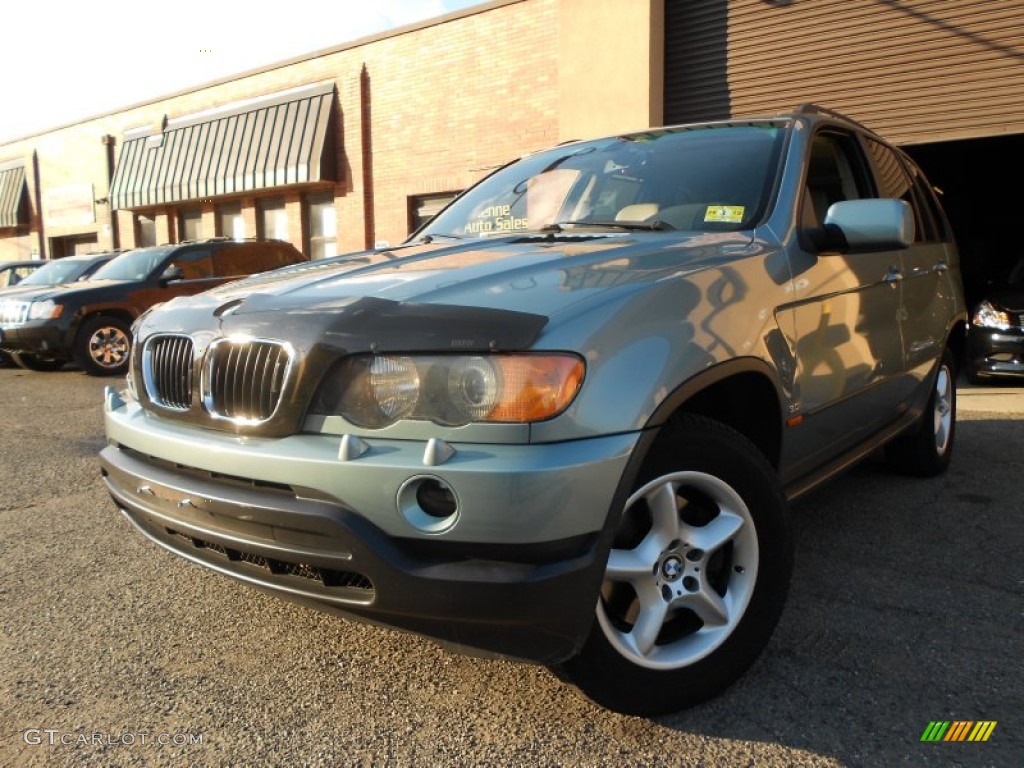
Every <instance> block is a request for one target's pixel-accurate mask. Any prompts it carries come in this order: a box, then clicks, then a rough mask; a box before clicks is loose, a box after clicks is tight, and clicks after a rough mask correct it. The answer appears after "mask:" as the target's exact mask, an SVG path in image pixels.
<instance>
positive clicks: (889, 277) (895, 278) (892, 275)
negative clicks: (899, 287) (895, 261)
mask: <svg viewBox="0 0 1024 768" xmlns="http://www.w3.org/2000/svg"><path fill="white" fill-rule="evenodd" d="M902 279H903V270H901V269H900V268H899V267H889V271H888V272H886V274H885V282H887V283H889V284H890V285H892V286H894V287H895V285H896V283H898V282H900V281H901V280H902Z"/></svg>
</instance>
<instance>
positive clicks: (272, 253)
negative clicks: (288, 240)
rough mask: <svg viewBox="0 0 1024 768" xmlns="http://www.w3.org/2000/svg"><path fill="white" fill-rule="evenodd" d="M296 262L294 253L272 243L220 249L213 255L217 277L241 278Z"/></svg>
mask: <svg viewBox="0 0 1024 768" xmlns="http://www.w3.org/2000/svg"><path fill="white" fill-rule="evenodd" d="M296 261H297V259H296V257H295V253H294V251H292V250H291V249H290V248H288V247H287V246H283V245H277V244H274V243H247V244H245V245H239V246H237V247H231V246H228V247H226V248H221V249H220V250H219V251H217V252H216V253H214V254H213V267H214V270H215V271H216V275H217V277H242V276H244V275H252V274H256V273H258V272H266V271H268V270H271V269H277V268H278V267H286V266H288V265H289V264H295V263H296Z"/></svg>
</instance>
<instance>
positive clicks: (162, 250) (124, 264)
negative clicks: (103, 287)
mask: <svg viewBox="0 0 1024 768" xmlns="http://www.w3.org/2000/svg"><path fill="white" fill-rule="evenodd" d="M169 253H170V249H169V248H167V247H166V246H159V247H157V248H138V249H136V250H134V251H128V252H127V253H122V254H121V255H120V256H118V257H117V258H116V259H114V260H113V261H110V262H107V263H106V264H104V265H103V266H102V267H100V268H99V269H98V270H96V272H95V273H94V274H93V279H94V280H145V279H146V278H147V277H150V276H151V275H152V273H153V270H154V269H156V268H157V267H158V266H159V265H160V264H161V263H162V262H163V260H164V259H165V258H167V255H168V254H169Z"/></svg>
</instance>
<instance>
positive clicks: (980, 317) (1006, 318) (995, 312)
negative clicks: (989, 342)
mask: <svg viewBox="0 0 1024 768" xmlns="http://www.w3.org/2000/svg"><path fill="white" fill-rule="evenodd" d="M971 323H973V324H974V325H980V326H981V327H983V328H998V329H1000V330H1003V331H1005V330H1006V329H1008V328H1012V327H1013V322H1012V321H1011V318H1010V313H1009V312H1003V311H1002V310H1000V309H996V308H995V307H994V306H992V304H991V303H990V302H988V301H983V302H981V304H979V305H978V308H977V309H976V310H974V317H972V318H971Z"/></svg>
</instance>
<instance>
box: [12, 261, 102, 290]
mask: <svg viewBox="0 0 1024 768" xmlns="http://www.w3.org/2000/svg"><path fill="white" fill-rule="evenodd" d="M88 263H89V262H87V261H82V260H81V259H57V260H56V261H51V262H48V263H47V264H44V265H43V266H41V267H40V268H39V269H37V270H36V271H35V272H33V273H32V274H31V275H29V276H28V277H26V278H25V279H23V280H22V281H21V285H58V284H60V283H69V282H71V281H73V280H77V279H78V276H79V274H81V273H82V271H83V270H84V269H85V268H86V265H87V264H88Z"/></svg>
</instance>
